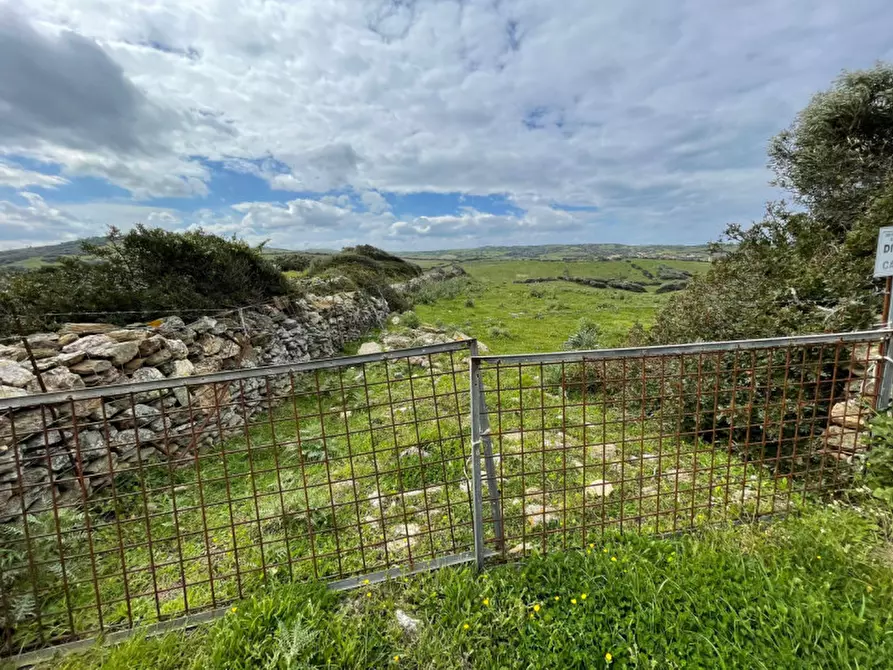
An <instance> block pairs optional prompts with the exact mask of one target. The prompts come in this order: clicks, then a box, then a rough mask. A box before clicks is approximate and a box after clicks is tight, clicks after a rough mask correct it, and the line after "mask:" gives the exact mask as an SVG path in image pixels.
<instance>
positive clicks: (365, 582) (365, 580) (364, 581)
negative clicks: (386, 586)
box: [363, 579, 372, 584]
mask: <svg viewBox="0 0 893 670" xmlns="http://www.w3.org/2000/svg"><path fill="white" fill-rule="evenodd" d="M371 583H372V582H370V581H369V580H368V579H364V580H363V584H371Z"/></svg>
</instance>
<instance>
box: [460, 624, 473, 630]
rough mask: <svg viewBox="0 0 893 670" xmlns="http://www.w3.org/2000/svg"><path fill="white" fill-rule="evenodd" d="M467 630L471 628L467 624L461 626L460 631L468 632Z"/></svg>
mask: <svg viewBox="0 0 893 670" xmlns="http://www.w3.org/2000/svg"><path fill="white" fill-rule="evenodd" d="M469 628H471V626H469V625H468V624H467V623H466V624H462V630H468V629H469Z"/></svg>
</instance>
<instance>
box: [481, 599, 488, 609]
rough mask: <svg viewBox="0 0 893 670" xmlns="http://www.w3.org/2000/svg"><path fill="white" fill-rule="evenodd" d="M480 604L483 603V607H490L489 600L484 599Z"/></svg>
mask: <svg viewBox="0 0 893 670" xmlns="http://www.w3.org/2000/svg"><path fill="white" fill-rule="evenodd" d="M481 602H483V603H484V607H490V599H489V598H484V599H483V600H482V601H481Z"/></svg>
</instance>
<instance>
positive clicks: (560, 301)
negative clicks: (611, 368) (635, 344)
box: [416, 260, 709, 353]
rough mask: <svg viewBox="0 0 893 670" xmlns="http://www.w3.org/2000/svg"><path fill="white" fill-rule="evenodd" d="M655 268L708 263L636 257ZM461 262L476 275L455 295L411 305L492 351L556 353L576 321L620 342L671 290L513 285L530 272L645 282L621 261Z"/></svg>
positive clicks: (607, 342)
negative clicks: (590, 323) (593, 324)
mask: <svg viewBox="0 0 893 670" xmlns="http://www.w3.org/2000/svg"><path fill="white" fill-rule="evenodd" d="M633 262H634V263H635V264H636V265H639V266H640V267H642V268H644V269H645V270H647V271H649V272H651V273H652V274H654V273H656V271H657V268H658V266H660V265H666V266H669V267H671V268H675V269H679V270H686V271H688V272H691V273H693V274H694V273H699V272H703V271H705V270H706V268H707V267H709V266H708V264H707V263H701V262H697V261H657V260H636V261H633ZM462 267H463V268H464V269H465V271H466V272H468V274H469V275H470V277H471V278H472V279H473V280H474V281H473V282H468V283H466V285H465V286H464V287H463V288H462V290H461V291H460V292H458V293H457V294H456V295H452V296H450V295H449V294H446V295H445V297H442V298H440V299H437V300H436V301H435V302H434V303H433V304H419V305H416V312H417V313H418V315H419V317H420V318H421V319H422V321H425V322H429V323H442V324H446V325H452V326H456V327H457V328H459V329H460V330H462V331H463V332H465V333H467V334H468V335H470V336H472V337H475V338H477V339H479V340H480V341H482V342H484V343H485V344H486V345H487V347H488V348H489V349H490V350H491V351H493V352H495V353H528V352H537V351H555V350H558V349H561V348H562V344H563V343H564V341H565V340H566V339H567V338H568V336H569V335H570V334H571V333H573V332H574V331H575V330H576V328H577V325H578V323H579V321H580V319H581V318H587V319H590V320H592V321H594V322H596V323H597V324H598V325H599V326H600V328H601V330H602V339H601V340H600V342H599V344H600V346H617V345H620V344H622V343H623V341H624V339H625V337H626V334H627V333H628V332H629V329H630V328H631V327H632V326H633V325H634V324H635V323H641V324H642V325H644V326H648V325H649V324H650V323H651V320H652V319H653V317H654V314H655V312H656V311H657V309H658V308H659V307H660V305H662V304H663V303H664V302H666V301H667V300H668V299H669V296H670V295H672V294H667V293H664V294H660V295H658V294H655V293H654V290H655V288H656V287H655V286H649V287H648V292H647V293H632V292H628V291H619V290H616V289H598V288H590V287H587V286H580V285H578V284H573V283H569V282H548V283H541V284H514V283H512V282H514V281H516V280H521V279H527V278H532V277H555V276H561V275H563V274H564V273H565V272H567V274H569V275H570V276H573V277H586V278H593V279H627V280H631V281H649V280H648V278H647V277H645V276H644V275H643V274H642V272H641V271H640V270H638V269H637V268H635V267H633V266H632V264H631V263H630V262H627V261H579V262H563V261H540V260H531V261H470V262H466V263H462Z"/></svg>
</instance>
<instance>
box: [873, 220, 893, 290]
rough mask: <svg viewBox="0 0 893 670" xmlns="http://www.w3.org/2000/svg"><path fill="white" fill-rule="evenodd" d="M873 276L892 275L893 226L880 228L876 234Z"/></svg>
mask: <svg viewBox="0 0 893 670" xmlns="http://www.w3.org/2000/svg"><path fill="white" fill-rule="evenodd" d="M874 276H875V277H893V226H891V227H889V228H881V229H880V230H879V231H878V234H877V251H876V252H875V255H874Z"/></svg>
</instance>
